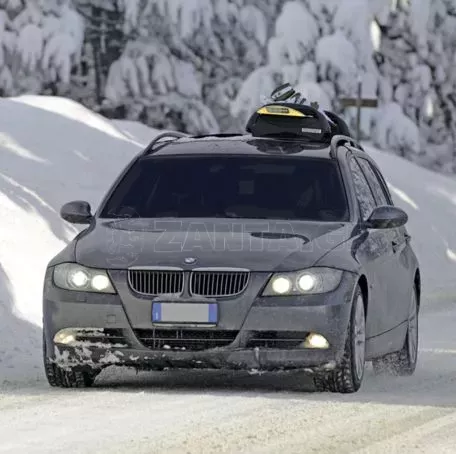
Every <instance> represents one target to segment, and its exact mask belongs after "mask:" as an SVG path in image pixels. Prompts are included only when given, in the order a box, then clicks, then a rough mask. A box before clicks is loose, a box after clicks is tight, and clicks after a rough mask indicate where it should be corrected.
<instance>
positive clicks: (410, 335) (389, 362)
mask: <svg viewBox="0 0 456 454" xmlns="http://www.w3.org/2000/svg"><path fill="white" fill-rule="evenodd" d="M417 302H418V298H417V292H416V288H415V287H414V288H413V292H412V299H411V302H410V308H409V317H408V326H407V334H406V336H405V342H404V346H403V347H402V349H401V350H399V351H398V352H394V353H389V354H388V355H385V356H382V357H380V358H376V359H374V360H373V361H372V366H373V369H374V372H375V373H376V374H377V375H397V376H403V377H406V376H410V375H413V373H414V372H415V369H416V364H417V362H418V340H419V330H418V303H417Z"/></svg>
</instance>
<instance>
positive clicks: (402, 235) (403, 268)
mask: <svg viewBox="0 0 456 454" xmlns="http://www.w3.org/2000/svg"><path fill="white" fill-rule="evenodd" d="M357 161H358V163H359V164H360V167H361V168H362V170H363V172H364V174H365V176H366V178H367V181H368V183H369V185H370V187H371V189H372V192H373V194H374V197H375V199H376V203H377V205H393V202H392V199H391V196H390V195H389V192H388V189H387V187H386V184H385V183H384V179H383V177H382V176H381V173H380V171H379V170H378V168H376V167H375V166H374V165H373V164H372V163H371V162H370V161H368V160H367V159H364V158H360V157H357ZM385 234H386V235H387V237H388V241H390V242H391V246H392V250H393V254H394V261H393V263H392V267H393V268H392V270H394V272H393V273H392V275H391V287H392V289H393V291H391V292H390V293H391V295H390V300H389V301H388V306H389V308H390V309H389V310H390V315H391V316H393V322H394V323H395V326H398V325H400V324H401V323H402V322H403V321H404V320H406V319H407V316H408V310H409V303H410V298H411V290H412V286H411V279H412V277H411V271H410V265H409V260H408V254H407V243H408V241H409V239H410V236H409V235H408V232H407V229H406V228H405V226H403V227H398V228H395V229H388V230H386V231H385Z"/></svg>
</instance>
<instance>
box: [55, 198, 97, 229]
mask: <svg viewBox="0 0 456 454" xmlns="http://www.w3.org/2000/svg"><path fill="white" fill-rule="evenodd" d="M60 216H61V218H62V219H64V220H65V221H67V222H69V223H71V224H90V222H91V221H92V219H93V216H92V213H91V208H90V204H89V203H88V202H84V201H81V200H76V201H74V202H69V203H66V204H65V205H63V207H62V208H61V209H60Z"/></svg>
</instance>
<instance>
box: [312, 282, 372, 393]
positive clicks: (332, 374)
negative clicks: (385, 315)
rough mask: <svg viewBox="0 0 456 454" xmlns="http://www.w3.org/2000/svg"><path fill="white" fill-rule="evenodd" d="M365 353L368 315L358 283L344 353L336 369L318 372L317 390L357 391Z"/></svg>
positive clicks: (316, 377)
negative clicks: (366, 314)
mask: <svg viewBox="0 0 456 454" xmlns="http://www.w3.org/2000/svg"><path fill="white" fill-rule="evenodd" d="M365 355H366V316H365V311H364V298H363V294H362V291H361V288H360V287H359V285H358V286H357V288H356V291H355V294H354V296H353V303H352V310H351V316H350V322H349V325H348V332H347V340H346V342H345V351H344V355H343V357H342V360H341V361H340V363H339V364H338V365H337V366H336V368H335V369H334V370H332V371H329V372H324V373H318V374H317V375H316V376H315V377H314V384H315V387H316V389H317V391H330V392H337V393H343V394H348V393H355V392H357V391H358V390H359V388H360V387H361V383H362V381H363V378H364V367H365Z"/></svg>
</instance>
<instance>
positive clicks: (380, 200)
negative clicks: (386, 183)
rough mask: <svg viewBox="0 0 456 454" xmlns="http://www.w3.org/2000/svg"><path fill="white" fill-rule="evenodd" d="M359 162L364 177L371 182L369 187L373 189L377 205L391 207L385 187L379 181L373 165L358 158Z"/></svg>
mask: <svg viewBox="0 0 456 454" xmlns="http://www.w3.org/2000/svg"><path fill="white" fill-rule="evenodd" d="M357 161H358V163H359V165H360V166H361V168H362V170H363V172H364V175H365V176H366V178H367V181H368V182H369V186H370V187H371V189H372V192H373V193H374V196H375V199H376V201H377V205H390V203H389V201H388V198H387V196H386V194H385V191H384V190H383V185H382V183H381V182H380V181H379V179H378V176H377V174H376V173H375V171H374V169H373V168H372V165H371V163H370V162H369V161H367V160H366V159H362V158H357Z"/></svg>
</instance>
